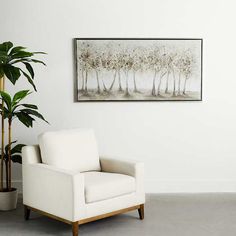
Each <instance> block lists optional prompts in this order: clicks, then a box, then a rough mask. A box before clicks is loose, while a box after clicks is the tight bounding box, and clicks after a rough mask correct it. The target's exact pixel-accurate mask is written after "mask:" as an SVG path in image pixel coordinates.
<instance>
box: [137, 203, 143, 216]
mask: <svg viewBox="0 0 236 236" xmlns="http://www.w3.org/2000/svg"><path fill="white" fill-rule="evenodd" d="M138 213H139V218H140V220H143V219H144V204H141V205H140V207H139V209H138Z"/></svg>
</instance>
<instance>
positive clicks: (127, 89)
mask: <svg viewBox="0 0 236 236" xmlns="http://www.w3.org/2000/svg"><path fill="white" fill-rule="evenodd" d="M125 77H126V89H125V95H126V96H129V95H130V94H129V81H128V77H129V73H128V71H126V72H125Z"/></svg>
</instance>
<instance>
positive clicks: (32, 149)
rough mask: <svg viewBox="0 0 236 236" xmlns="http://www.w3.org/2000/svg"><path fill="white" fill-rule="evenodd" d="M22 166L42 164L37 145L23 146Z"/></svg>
mask: <svg viewBox="0 0 236 236" xmlns="http://www.w3.org/2000/svg"><path fill="white" fill-rule="evenodd" d="M22 157H23V158H22V164H23V165H27V164H36V163H42V159H41V155H40V150H39V145H32V146H24V147H23V148H22Z"/></svg>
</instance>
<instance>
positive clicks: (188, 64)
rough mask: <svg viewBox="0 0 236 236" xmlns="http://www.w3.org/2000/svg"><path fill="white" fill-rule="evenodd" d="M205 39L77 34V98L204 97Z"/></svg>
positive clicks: (126, 99)
mask: <svg viewBox="0 0 236 236" xmlns="http://www.w3.org/2000/svg"><path fill="white" fill-rule="evenodd" d="M202 42H203V40H202V39H189V38H181V39H180V38H175V39H174V38H156V39H154V38H76V39H75V57H76V68H77V69H76V87H77V88H76V100H77V101H81V102H82V101H201V100H202Z"/></svg>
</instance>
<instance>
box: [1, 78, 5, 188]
mask: <svg viewBox="0 0 236 236" xmlns="http://www.w3.org/2000/svg"><path fill="white" fill-rule="evenodd" d="M4 89H5V78H4V76H3V77H2V78H0V90H1V91H4ZM1 106H2V117H1V128H2V143H1V148H2V150H1V171H0V172H1V177H0V191H3V162H4V130H5V127H4V114H3V107H4V102H3V101H2V104H1Z"/></svg>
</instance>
